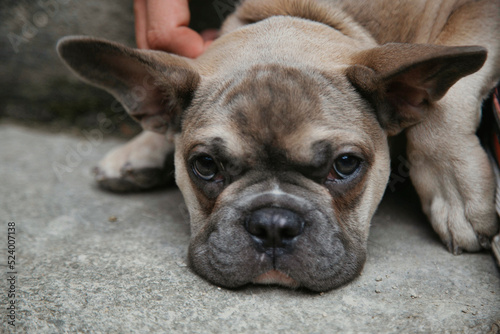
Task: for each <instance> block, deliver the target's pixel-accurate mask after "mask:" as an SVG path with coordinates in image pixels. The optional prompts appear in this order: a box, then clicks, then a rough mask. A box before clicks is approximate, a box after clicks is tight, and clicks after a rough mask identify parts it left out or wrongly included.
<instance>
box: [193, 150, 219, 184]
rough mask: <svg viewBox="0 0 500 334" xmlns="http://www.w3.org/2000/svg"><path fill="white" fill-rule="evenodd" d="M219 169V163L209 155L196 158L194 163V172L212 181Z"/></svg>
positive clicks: (203, 178) (201, 177)
mask: <svg viewBox="0 0 500 334" xmlns="http://www.w3.org/2000/svg"><path fill="white" fill-rule="evenodd" d="M218 171H219V167H218V166H217V163H216V162H215V160H214V159H213V158H212V157H210V156H208V155H202V156H200V157H198V158H196V160H195V161H194V163H193V172H194V174H195V175H196V176H198V177H199V178H200V179H202V180H205V181H211V180H212V179H213V178H214V177H215V175H216V174H217V172H218Z"/></svg>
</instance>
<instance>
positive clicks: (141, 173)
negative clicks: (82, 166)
mask: <svg viewBox="0 0 500 334" xmlns="http://www.w3.org/2000/svg"><path fill="white" fill-rule="evenodd" d="M92 172H93V174H94V178H95V180H96V182H97V184H98V185H99V187H101V188H103V189H106V190H110V191H113V192H134V191H141V190H148V189H152V188H154V187H157V186H162V185H166V184H167V183H168V182H169V181H171V180H172V179H173V175H172V176H171V175H169V174H171V173H168V171H166V170H165V169H161V168H142V169H137V170H135V169H134V168H132V166H131V165H130V164H125V165H124V166H123V168H122V169H121V173H120V177H107V176H106V174H105V173H104V172H103V171H102V170H101V169H100V168H99V167H94V169H93V170H92Z"/></svg>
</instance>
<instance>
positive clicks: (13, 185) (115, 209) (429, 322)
mask: <svg viewBox="0 0 500 334" xmlns="http://www.w3.org/2000/svg"><path fill="white" fill-rule="evenodd" d="M94 134H95V133H94ZM118 143H119V141H118V140H112V139H105V140H103V141H102V142H101V141H100V140H99V138H98V137H94V141H92V142H90V141H88V140H87V139H85V137H83V136H82V137H75V136H71V135H66V134H51V133H45V132H38V131H36V130H33V129H26V128H22V127H18V126H13V125H0V161H1V162H0V185H1V186H0V220H1V222H2V223H1V226H0V231H1V232H0V235H1V238H0V239H1V240H0V250H1V252H0V253H1V254H0V265H1V267H0V268H1V270H2V271H3V272H4V273H5V275H4V276H2V280H1V283H0V295H1V297H0V300H1V301H2V302H1V305H2V306H1V312H2V313H3V314H2V316H1V319H2V323H1V325H0V332H9V331H12V332H14V331H16V330H17V332H19V333H59V332H71V333H73V332H82V333H99V332H106V333H135V332H141V333H142V332H162V333H177V332H179V333H245V332H248V333H250V332H251V333H254V332H257V333H334V332H342V333H415V332H422V333H431V332H432V333H443V332H444V333H486V332H488V331H489V330H490V329H491V328H492V324H493V323H495V322H496V321H498V320H500V273H499V269H498V267H497V266H496V265H495V262H494V260H493V257H492V255H491V254H490V253H489V252H483V253H477V254H463V255H460V256H453V255H451V254H450V253H448V251H447V250H446V249H445V248H444V247H443V245H442V244H441V243H440V241H439V240H438V238H437V237H436V235H435V234H434V232H433V231H432V229H431V228H430V226H429V224H428V223H427V222H426V219H425V217H424V216H423V215H422V213H421V212H420V210H419V207H418V204H417V203H418V201H417V199H416V197H415V196H414V195H413V194H412V193H403V194H401V193H395V194H394V193H390V192H389V194H388V196H387V197H386V198H385V200H384V201H383V203H382V204H381V207H380V209H379V210H378V212H377V214H376V216H375V218H374V220H373V226H372V230H371V235H370V240H369V256H368V260H367V262H366V266H365V269H364V271H363V273H362V275H361V276H360V277H359V278H358V279H356V280H355V281H353V282H352V283H350V284H348V285H347V286H344V287H342V288H340V289H337V290H334V291H329V292H325V293H321V294H320V293H311V292H307V291H302V290H296V291H294V290H288V289H283V288H278V287H265V286H249V287H246V288H242V289H239V290H226V289H223V288H219V287H217V286H214V285H211V284H210V283H208V282H206V281H204V280H203V279H201V278H199V277H198V276H196V275H195V274H194V273H193V272H191V271H190V269H189V268H188V267H187V266H186V251H187V244H188V241H189V227H188V222H187V217H186V213H185V206H184V204H183V199H182V196H181V194H180V192H179V191H178V190H177V189H175V188H172V189H166V190H161V191H155V192H149V193H141V194H130V195H116V194H111V193H108V192H104V191H101V190H100V189H98V188H96V187H95V185H94V184H93V180H92V176H91V174H90V172H89V170H90V169H91V167H92V166H93V164H94V163H95V162H96V161H97V160H98V159H99V158H100V157H101V156H102V155H103V154H104V153H105V152H106V151H107V150H108V149H110V148H111V147H113V146H115V145H116V144H118ZM408 182H409V181H408ZM8 222H15V229H16V230H15V233H16V234H15V247H16V248H15V250H16V253H15V255H16V264H15V268H14V269H15V270H16V272H17V273H18V274H17V277H16V281H15V287H14V288H15V298H8V290H9V289H11V288H12V287H11V286H10V283H8V282H7V280H6V279H5V277H10V276H9V275H8V274H7V272H9V271H10V270H9V268H7V267H6V263H7V256H8V254H7V233H8V230H7V228H8V226H7V225H8ZM11 300H15V301H16V304H15V305H16V321H15V324H16V327H15V329H14V327H12V326H10V325H8V322H7V312H8V311H7V309H6V307H7V302H9V301H11ZM493 327H495V326H493Z"/></svg>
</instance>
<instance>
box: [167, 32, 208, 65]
mask: <svg viewBox="0 0 500 334" xmlns="http://www.w3.org/2000/svg"><path fill="white" fill-rule="evenodd" d="M204 50H205V47H204V42H203V38H202V37H201V36H200V34H198V33H197V32H196V31H194V30H192V29H189V28H188V27H178V28H176V29H174V30H173V31H172V39H171V40H170V44H169V45H168V46H167V50H166V51H169V52H174V53H176V54H179V55H181V56H184V57H189V58H196V57H198V56H199V55H201V54H202V53H203V51H204Z"/></svg>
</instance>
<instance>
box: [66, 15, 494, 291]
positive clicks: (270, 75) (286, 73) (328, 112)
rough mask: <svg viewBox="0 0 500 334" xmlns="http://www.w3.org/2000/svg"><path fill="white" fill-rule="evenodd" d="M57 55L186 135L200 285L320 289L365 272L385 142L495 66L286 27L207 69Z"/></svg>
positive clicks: (128, 53)
mask: <svg viewBox="0 0 500 334" xmlns="http://www.w3.org/2000/svg"><path fill="white" fill-rule="evenodd" d="M58 50H59V53H60V55H61V57H62V58H63V59H64V60H65V61H66V63H67V64H68V65H69V66H70V67H71V68H72V69H73V70H75V71H76V72H77V74H79V75H80V76H81V77H82V78H84V79H85V80H87V81H88V82H90V83H92V84H95V85H98V86H100V87H103V88H105V89H107V90H108V91H109V92H111V93H112V94H113V95H114V96H115V97H116V98H117V99H118V100H119V101H120V102H122V104H123V105H124V106H125V108H126V109H127V111H128V112H129V113H130V114H131V115H132V117H134V118H135V119H136V120H138V121H139V122H140V123H141V124H142V125H143V127H144V128H145V129H146V130H152V131H157V132H165V131H166V130H167V129H170V130H172V131H173V132H174V133H175V147H176V153H175V168H176V171H175V173H176V180H177V183H178V185H179V187H180V189H181V191H182V193H183V195H184V198H185V201H186V204H187V207H188V209H189V213H190V219H191V230H192V240H191V244H190V247H189V260H190V263H191V266H192V267H193V268H194V270H195V271H196V272H197V273H198V274H200V275H201V276H203V277H205V278H207V279H208V280H209V281H211V282H213V283H215V284H218V285H222V286H225V287H238V286H241V285H244V284H247V283H250V282H256V283H277V284H282V285H286V286H291V287H297V286H304V287H306V288H309V289H312V290H316V291H322V290H328V289H331V288H334V287H337V286H339V285H342V284H344V283H346V282H348V281H349V280H351V279H353V278H354V277H355V276H356V275H358V274H359V272H360V271H361V269H362V267H363V264H364V261H365V257H366V248H367V238H368V230H369V225H370V220H371V218H372V216H373V214H374V211H375V209H376V207H377V205H378V203H379V202H380V200H381V197H382V194H383V193H384V189H385V186H386V184H387V181H388V177H389V170H390V167H389V153H388V144H387V136H388V135H392V134H395V133H398V132H400V131H401V130H403V129H404V128H405V127H408V126H411V125H413V124H415V123H417V122H419V121H420V120H421V119H422V117H425V115H426V113H427V112H428V111H429V110H431V109H432V108H431V106H432V105H433V104H434V103H435V102H436V101H437V100H439V99H440V98H441V97H442V96H443V95H444V94H445V93H446V91H447V90H448V88H449V87H450V86H451V85H453V84H454V83H455V82H456V81H457V80H458V79H460V78H461V77H462V76H464V75H467V74H470V73H472V72H474V71H476V70H477V69H479V68H480V67H481V66H482V64H483V62H484V60H485V51H484V49H482V48H478V47H457V48H448V47H439V46H431V45H406V44H390V45H385V46H379V47H376V46H375V47H372V46H370V47H366V44H362V45H361V44H360V43H358V42H357V41H356V40H355V39H353V38H351V37H349V36H346V35H345V34H342V33H340V32H338V31H337V30H334V29H332V28H331V27H328V26H326V25H323V24H319V23H314V22H312V21H308V20H302V19H297V18H287V17H273V18H270V19H267V20H265V21H262V22H259V23H256V24H252V25H250V26H247V27H244V28H242V29H239V30H236V31H234V32H232V33H229V34H227V35H224V36H222V37H221V38H220V39H219V40H217V41H216V42H214V44H213V45H212V46H211V48H210V49H209V50H208V51H207V52H206V53H205V54H204V55H202V56H201V57H200V58H198V59H197V60H189V59H185V58H182V57H178V56H175V55H171V54H167V53H163V52H156V51H141V50H134V49H130V48H127V47H124V46H121V45H118V44H115V43H111V42H106V41H102V40H96V39H90V38H66V39H63V40H62V41H61V42H60V43H59V46H58Z"/></svg>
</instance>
